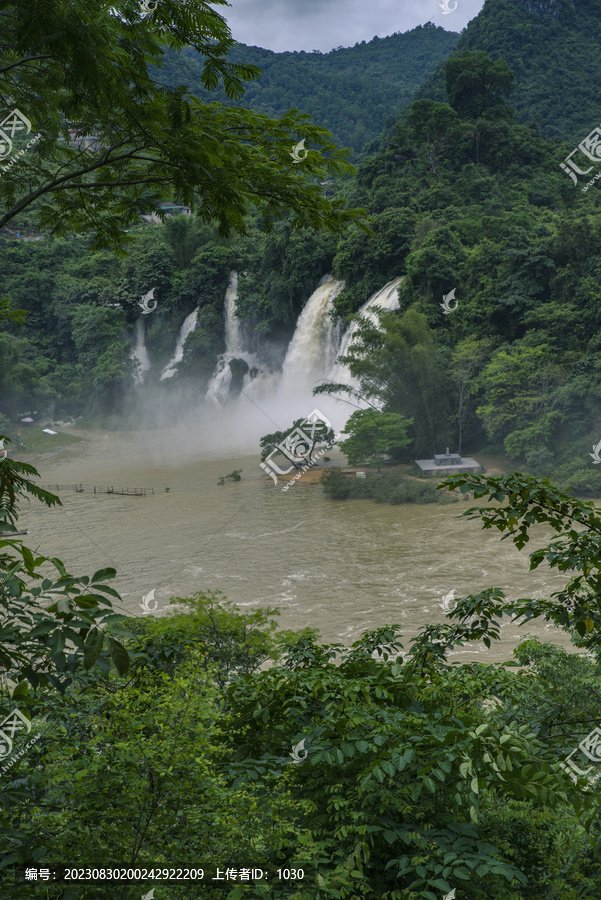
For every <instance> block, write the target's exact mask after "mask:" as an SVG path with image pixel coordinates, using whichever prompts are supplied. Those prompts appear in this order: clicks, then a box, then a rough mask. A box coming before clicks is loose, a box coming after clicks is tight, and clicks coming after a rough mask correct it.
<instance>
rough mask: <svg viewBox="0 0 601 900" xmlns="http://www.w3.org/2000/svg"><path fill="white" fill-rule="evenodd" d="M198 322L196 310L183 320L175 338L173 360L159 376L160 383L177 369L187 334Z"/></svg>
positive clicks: (171, 375)
mask: <svg viewBox="0 0 601 900" xmlns="http://www.w3.org/2000/svg"><path fill="white" fill-rule="evenodd" d="M197 322H198V308H197V309H195V310H194V311H193V312H191V313H190V314H189V315H187V316H186V318H185V319H184V323H183V325H182V327H181V328H180V331H179V335H178V336H177V343H176V345H175V353H174V354H173V359H170V360H169V362H168V363H167V365H166V366H165V368H164V369H163V372H162V374H161V381H164V380H165V378H172V377H173V376H174V375H175V370H176V369H177V366H178V363H180V362H181V361H182V359H183V358H184V344H185V343H186V339H187V337H188V335H189V334H191V333H192V332H193V331H194V329H195V328H196V323H197Z"/></svg>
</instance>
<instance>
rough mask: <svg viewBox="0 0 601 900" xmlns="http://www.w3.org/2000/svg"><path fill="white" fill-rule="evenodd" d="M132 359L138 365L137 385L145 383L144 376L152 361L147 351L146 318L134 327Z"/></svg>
mask: <svg viewBox="0 0 601 900" xmlns="http://www.w3.org/2000/svg"><path fill="white" fill-rule="evenodd" d="M129 358H130V359H134V360H136V361H137V363H138V367H137V369H136V372H135V375H134V378H135V380H136V383H137V384H141V383H142V382H143V381H144V376H145V375H146V373H147V372H148V370H149V368H150V359H149V357H148V351H147V350H146V322H145V319H144V316H140V317H139V318H138V319H137V321H136V324H135V327H134V337H133V347H132V351H131V353H130V354H129Z"/></svg>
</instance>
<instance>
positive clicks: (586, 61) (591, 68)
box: [416, 0, 601, 144]
mask: <svg viewBox="0 0 601 900" xmlns="http://www.w3.org/2000/svg"><path fill="white" fill-rule="evenodd" d="M466 50H472V51H474V50H483V51H484V52H485V53H487V54H488V55H489V56H490V57H491V58H492V59H504V60H505V62H506V63H507V64H508V65H509V67H510V68H511V69H512V71H513V72H514V73H515V77H516V91H515V94H514V95H513V97H512V100H511V102H512V105H513V106H514V107H515V109H516V110H517V120H518V122H520V123H522V124H524V125H528V124H530V123H533V124H536V125H537V126H538V128H539V129H540V130H541V132H542V133H543V134H544V135H546V136H547V137H559V138H564V139H566V140H569V141H570V142H572V143H573V144H576V143H580V141H581V140H583V138H584V137H585V136H586V135H587V134H589V132H590V131H591V130H592V129H593V128H594V127H595V126H596V125H598V124H599V122H600V121H601V96H600V94H599V87H598V85H599V70H600V67H601V3H599V0H487V2H486V3H485V5H484V8H483V9H482V10H481V12H480V14H479V15H478V16H477V17H476V18H475V19H473V20H472V21H471V22H470V23H469V25H468V26H467V28H466V29H465V31H464V32H463V33H462V35H461V37H460V39H459V41H458V43H457V45H456V47H455V50H454V54H455V55H459V54H461V53H463V52H464V51H466ZM444 81H445V79H444V67H443V65H442V63H441V64H440V65H439V66H438V69H437V71H436V73H435V74H434V75H432V76H430V78H428V79H427V81H426V82H425V83H424V84H423V85H422V86H421V87H420V88H419V90H418V91H417V94H416V99H419V98H422V97H429V98H431V99H433V100H439V101H441V102H447V96H446V91H445V84H444Z"/></svg>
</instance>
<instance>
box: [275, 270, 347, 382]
mask: <svg viewBox="0 0 601 900" xmlns="http://www.w3.org/2000/svg"><path fill="white" fill-rule="evenodd" d="M343 287H344V282H343V281H334V279H333V278H332V276H331V275H330V276H328V280H327V281H326V280H325V279H322V280H321V282H320V284H319V286H318V287H317V288H316V289H315V290H314V291H313V293H312V294H311V296H310V297H309V299H308V300H307V302H306V304H305V306H304V308H303V311H302V312H301V314H300V316H299V318H298V322H297V323H296V330H295V332H294V336H293V338H292V340H291V341H290V345H289V347H288V350H287V353H286V358H285V359H284V365H283V368H282V387H283V390H284V391H286V390H287V389H295V390H298V388H299V387H303V386H306V387H310V386H313V385H315V383H316V382H317V381H319V380H320V379H323V378H324V377H325V375H326V374H327V372H328V371H329V370H330V369H331V368H332V366H333V365H334V362H335V360H336V356H337V353H338V347H339V344H340V336H341V329H340V325H339V324H338V323H337V322H334V320H333V319H332V316H331V315H330V314H331V312H332V310H333V308H334V300H335V299H336V297H337V296H338V294H339V293H340V291H341V290H342V289H343Z"/></svg>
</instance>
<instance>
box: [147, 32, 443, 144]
mask: <svg viewBox="0 0 601 900" xmlns="http://www.w3.org/2000/svg"><path fill="white" fill-rule="evenodd" d="M458 38H459V35H458V34H455V33H453V32H449V31H445V30H444V29H443V28H438V27H436V26H434V25H433V24H432V23H431V22H429V23H428V24H427V25H424V26H423V27H422V26H421V25H420V26H419V27H418V28H414V29H413V30H412V31H408V32H406V33H405V34H393V35H390V36H389V37H385V38H378V37H374V38H373V39H372V40H371V41H368V42H366V41H362V42H361V43H360V44H355V46H354V47H338V48H337V49H333V50H331V51H330V52H329V53H320V52H319V51H314V52H313V53H306V52H304V51H300V52H289V53H274V52H273V51H271V50H263V49H261V47H247V46H246V45H245V44H238V45H237V46H236V47H235V48H234V50H233V51H232V53H231V57H230V58H231V60H232V61H233V62H237V63H246V64H251V65H256V66H259V67H260V68H261V69H262V70H263V77H262V78H261V79H260V80H259V81H256V82H251V83H250V84H248V85H247V86H246V93H245V95H244V97H243V98H241V99H240V100H229V99H228V98H227V97H226V95H225V92H224V91H223V90H222V89H221V88H219V89H218V90H216V91H210V92H209V91H207V90H206V89H205V88H204V87H203V85H202V82H201V79H200V74H201V64H202V58H201V57H200V56H199V54H198V53H197V52H196V51H195V50H193V49H191V48H190V49H189V50H186V51H184V53H182V54H181V55H178V54H176V53H173V52H169V53H167V55H166V57H165V66H164V68H163V69H161V70H160V71H158V70H155V76H156V77H157V78H159V79H160V80H161V81H164V82H165V83H166V84H168V85H169V86H170V87H175V86H176V85H178V84H185V85H186V86H187V87H188V89H189V90H191V91H192V92H193V93H194V94H196V95H197V96H199V97H201V98H202V99H204V100H218V101H220V102H221V103H224V104H228V105H238V106H243V107H246V108H248V109H254V110H257V111H258V112H264V113H267V114H268V115H270V116H280V115H282V113H284V112H286V110H288V109H299V110H301V112H304V113H308V114H309V115H311V116H313V120H314V121H315V122H316V123H318V124H320V125H322V126H324V127H325V128H328V129H329V130H330V131H331V132H332V133H333V135H334V138H335V140H336V142H337V143H338V144H339V145H341V146H343V147H351V148H353V149H354V150H355V151H356V152H359V151H360V150H361V148H362V147H363V145H364V144H365V143H366V142H368V141H371V140H373V138H374V137H375V136H377V134H378V133H379V132H380V131H381V129H382V128H383V126H384V123H385V121H386V119H387V118H388V117H389V116H395V115H397V114H398V113H399V112H400V111H401V110H402V109H403V108H404V107H406V106H407V104H408V103H410V101H411V98H412V96H413V94H414V92H415V91H416V90H417V88H418V87H419V85H421V84H422V82H423V81H424V79H425V78H427V77H428V76H429V75H430V74H431V73H432V72H434V69H435V67H436V65H437V63H439V62H440V61H441V60H444V59H446V58H447V57H448V56H449V54H450V53H451V51H452V49H453V47H454V46H455V44H456V43H457V40H458Z"/></svg>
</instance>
